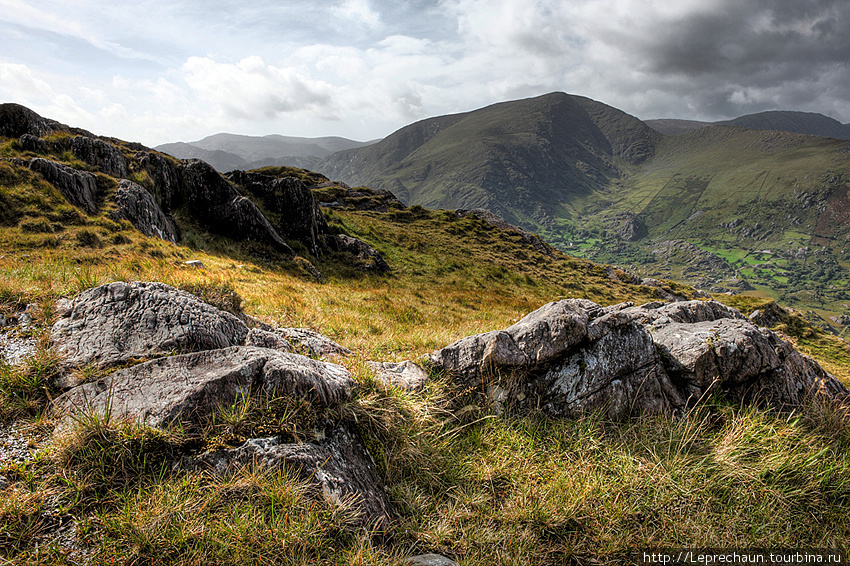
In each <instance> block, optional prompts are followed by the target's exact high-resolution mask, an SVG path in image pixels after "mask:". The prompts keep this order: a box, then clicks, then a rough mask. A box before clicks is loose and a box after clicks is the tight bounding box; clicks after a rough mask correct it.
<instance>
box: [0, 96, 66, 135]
mask: <svg viewBox="0 0 850 566" xmlns="http://www.w3.org/2000/svg"><path fill="white" fill-rule="evenodd" d="M63 129H64V127H63V126H62V124H60V123H59V122H57V121H55V120H48V119H47V118H42V117H41V116H39V115H38V114H36V113H35V112H33V111H32V110H30V109H29V108H27V107H25V106H21V105H20V104H14V103H6V104H0V136H3V137H6V138H19V137H21V136H23V135H24V134H30V135H33V136H35V137H39V138H40V137H44V136H45V135H47V134H50V133H52V132H56V131H61V130H63Z"/></svg>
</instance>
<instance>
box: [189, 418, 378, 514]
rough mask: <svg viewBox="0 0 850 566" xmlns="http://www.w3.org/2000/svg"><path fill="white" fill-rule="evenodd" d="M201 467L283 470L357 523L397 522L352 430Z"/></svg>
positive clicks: (257, 443)
mask: <svg viewBox="0 0 850 566" xmlns="http://www.w3.org/2000/svg"><path fill="white" fill-rule="evenodd" d="M192 465H193V466H195V467H200V468H206V469H210V470H214V471H216V472H219V473H222V472H226V471H228V470H237V469H240V468H243V467H245V466H249V465H256V466H261V467H263V468H265V469H275V468H283V469H286V470H289V471H290V472H291V473H294V474H295V475H296V476H297V477H299V478H300V479H301V480H304V481H307V482H309V483H311V484H313V485H314V486H315V488H316V490H315V491H316V494H315V495H317V496H320V497H322V498H324V499H325V500H326V501H327V502H328V503H331V504H332V505H350V506H351V507H350V508H351V509H352V510H353V511H355V512H356V514H357V522H358V523H359V524H361V525H362V526H364V527H366V528H367V529H368V530H370V531H376V530H377V531H381V530H384V529H385V528H386V527H387V526H388V524H389V521H390V519H391V517H392V512H391V507H390V502H389V499H388V497H387V493H386V490H385V488H384V485H383V482H382V481H381V479H380V475H379V474H378V471H377V468H376V466H375V463H374V461H373V460H372V457H371V456H370V455H369V452H368V451H367V450H366V449H365V448H364V447H363V444H362V442H361V441H360V439H359V437H358V435H357V434H356V433H354V432H352V431H351V430H349V429H348V428H346V427H340V428H337V429H335V430H334V431H332V432H331V433H330V434H329V435H328V437H327V439H325V440H324V441H323V442H320V443H312V442H302V443H297V444H293V443H285V442H282V441H281V440H280V439H279V438H257V439H250V440H248V441H246V442H245V444H243V445H242V446H240V447H238V448H234V449H229V450H221V451H218V452H213V453H211V454H205V455H203V456H200V457H198V458H196V459H194V461H193V462H192Z"/></svg>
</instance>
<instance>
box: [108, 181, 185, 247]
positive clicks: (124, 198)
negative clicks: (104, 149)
mask: <svg viewBox="0 0 850 566" xmlns="http://www.w3.org/2000/svg"><path fill="white" fill-rule="evenodd" d="M115 204H117V205H118V210H117V211H116V213H115V214H114V216H115V217H116V218H124V219H126V220H129V221H130V224H132V225H133V227H134V228H136V230H138V231H139V232H141V233H142V234H144V235H146V236H156V237H157V238H160V239H162V240H165V241H167V242H173V243H177V241H178V240H179V239H180V230H179V229H178V228H177V224H176V223H175V222H174V219H173V218H171V216H170V215H168V214H165V213H164V212H163V211H162V209H161V208H160V207H159V205H158V204H157V203H156V199H154V197H153V195H151V194H150V193H149V192H148V191H147V190H146V189H145V188H144V187H142V186H141V185H137V184H136V183H134V182H132V181H128V180H127V179H122V180H121V181H120V182H119V183H118V190H117V191H116V192H115Z"/></svg>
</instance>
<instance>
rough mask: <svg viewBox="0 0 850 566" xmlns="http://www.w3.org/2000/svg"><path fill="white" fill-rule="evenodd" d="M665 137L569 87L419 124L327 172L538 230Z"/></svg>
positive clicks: (410, 200) (408, 199)
mask: <svg viewBox="0 0 850 566" xmlns="http://www.w3.org/2000/svg"><path fill="white" fill-rule="evenodd" d="M661 138H662V136H661V135H660V134H658V133H657V132H655V131H654V130H652V129H651V128H649V127H648V126H646V125H645V124H643V123H642V122H640V120H638V119H637V118H635V117H633V116H629V115H628V114H626V113H624V112H621V111H619V110H617V109H615V108H612V107H610V106H607V105H605V104H601V103H599V102H596V101H593V100H590V99H588V98H583V97H579V96H570V95H567V94H564V93H551V94H548V95H544V96H540V97H536V98H530V99H526V100H520V101H515V102H505V103H500V104H494V105H492V106H488V107H486V108H483V109H481V110H476V111H474V112H467V113H463V114H455V115H450V116H442V117H438V118H431V119H428V120H423V121H421V122H417V123H415V124H412V125H410V126H407V127H405V128H402V129H401V130H399V131H397V132H395V133H394V134H392V135H390V136H388V137H387V138H385V139H384V140H382V141H380V142H378V143H376V144H374V145H371V146H369V147H366V148H360V149H354V150H347V151H341V152H338V153H335V154H334V155H332V156H331V157H329V158H327V159H325V160H323V161H322V162H321V163H320V164H319V166H318V170H319V171H320V172H322V173H323V174H325V175H327V176H329V177H331V178H334V179H340V180H343V181H345V182H346V183H348V184H350V185H368V186H370V187H372V188H376V189H386V190H389V191H392V192H393V193H395V194H396V196H398V197H399V198H400V199H401V200H402V201H404V202H405V203H407V204H410V205H413V204H419V205H422V206H425V207H429V208H451V209H454V208H485V209H488V210H490V211H491V212H494V213H496V214H498V215H500V216H502V217H503V218H505V219H506V220H507V221H508V222H511V223H513V224H520V225H522V226H524V227H527V228H533V229H538V228H539V227H540V226H546V225H552V224H553V222H554V221H555V219H556V218H562V217H571V216H572V211H571V210H570V209H569V208H568V207H569V205H570V203H574V202H576V201H577V200H581V199H584V198H586V197H588V196H589V195H591V194H592V193H593V192H594V191H595V190H598V189H599V188H600V187H603V186H606V185H607V184H608V183H609V182H610V181H611V180H612V179H615V178H618V177H619V176H620V175H621V172H622V167H623V166H629V165H634V164H638V163H641V162H643V161H645V160H646V159H648V158H649V157H651V156H652V154H653V151H654V147H655V145H656V144H657V143H658V142H659V141H660V139H661Z"/></svg>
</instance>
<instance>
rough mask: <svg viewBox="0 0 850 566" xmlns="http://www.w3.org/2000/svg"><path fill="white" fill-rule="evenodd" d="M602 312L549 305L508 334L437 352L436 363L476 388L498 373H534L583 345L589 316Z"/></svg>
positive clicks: (571, 303)
mask: <svg viewBox="0 0 850 566" xmlns="http://www.w3.org/2000/svg"><path fill="white" fill-rule="evenodd" d="M601 310H602V307H600V306H599V305H597V304H595V303H591V302H590V301H587V300H585V299H567V300H564V301H559V302H556V303H548V304H546V305H544V306H542V307H540V308H539V309H537V310H536V311H534V312H532V313H530V314H528V315H526V316H525V317H523V318H522V319H520V320H519V321H518V322H517V323H516V324H513V325H511V326H510V327H508V328H506V329H505V330H494V331H492V332H486V333H484V334H476V335H474V336H468V337H466V338H462V339H460V340H458V341H457V342H455V343H454V344H451V345H449V346H446V347H445V348H442V349H441V350H438V351H436V352H434V353H433V354H432V355H431V357H430V363H431V365H433V366H435V367H437V368H439V369H441V370H443V371H448V372H450V373H452V374H454V375H456V376H458V377H460V378H462V379H463V380H464V381H465V382H466V383H467V384H468V385H473V386H474V385H478V384H480V383H481V380H482V378H483V376H487V375H489V374H492V372H493V371H495V370H499V371H510V370H514V369H522V370H524V371H531V370H532V369H535V368H536V367H537V366H538V365H539V364H543V363H546V362H549V361H554V360H556V359H557V358H558V357H560V356H562V355H563V354H564V353H565V352H567V350H569V349H570V348H572V347H573V346H575V345H576V344H579V343H580V342H582V341H583V340H584V339H585V337H586V336H587V323H588V319H589V317H590V316H592V314H594V313H596V312H601Z"/></svg>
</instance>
